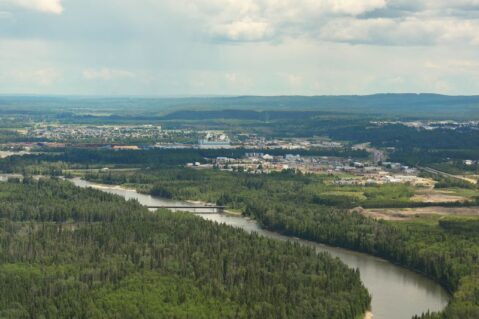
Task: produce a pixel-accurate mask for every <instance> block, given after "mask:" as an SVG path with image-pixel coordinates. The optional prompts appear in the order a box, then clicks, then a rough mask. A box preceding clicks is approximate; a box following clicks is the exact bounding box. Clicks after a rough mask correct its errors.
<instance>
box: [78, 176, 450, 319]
mask: <svg viewBox="0 0 479 319" xmlns="http://www.w3.org/2000/svg"><path fill="white" fill-rule="evenodd" d="M72 182H73V183H74V184H75V185H77V186H80V187H93V188H97V189H100V190H102V191H105V192H108V193H112V194H116V195H120V196H122V197H124V198H126V199H136V200H138V202H140V203H141V204H142V205H145V206H163V205H192V204H191V203H190V202H182V201H172V200H165V199H162V198H157V197H152V196H150V195H145V194H140V193H137V192H136V191H135V190H132V189H125V188H123V187H120V186H111V185H101V184H95V183H91V182H88V181H84V180H81V179H79V178H75V179H72ZM198 205H200V204H198ZM201 211H204V209H197V212H201ZM199 216H201V217H203V218H205V219H207V220H211V221H214V222H218V223H224V224H227V225H230V226H233V227H238V228H241V229H244V230H245V231H247V232H250V233H251V232H257V233H258V234H261V235H263V236H266V237H269V238H273V239H277V240H295V241H298V242H300V243H302V244H304V245H307V246H311V247H314V248H315V249H316V250H317V251H318V252H319V251H325V252H328V253H330V254H331V255H333V256H335V257H338V258H339V259H341V260H342V261H343V262H344V263H345V264H347V265H348V266H349V267H351V268H358V269H359V271H360V273H361V280H362V281H363V283H364V285H365V286H366V288H367V289H368V290H369V292H370V293H371V295H372V312H373V315H374V319H410V318H411V317H412V316H414V315H416V314H421V313H423V312H426V311H427V310H430V311H440V310H442V309H444V307H446V305H447V303H448V301H449V299H450V296H449V294H448V293H447V292H446V291H445V290H444V289H443V288H442V287H441V286H440V285H438V284H436V283H435V282H433V281H432V280H429V279H428V278H425V277H424V276H421V275H419V274H417V273H415V272H412V271H409V270H407V269H404V268H402V267H399V266H396V265H393V264H391V263H390V262H388V261H385V260H383V259H380V258H376V257H373V256H370V255H366V254H362V253H357V252H354V251H349V250H345V249H341V248H335V247H330V246H326V245H321V244H317V243H313V242H309V241H305V240H300V239H296V238H291V237H287V236H282V235H279V234H277V233H274V232H270V231H267V230H264V229H261V228H260V226H259V225H258V224H257V223H256V222H255V221H254V220H250V219H248V218H245V217H240V216H229V215H225V214H207V215H199Z"/></svg>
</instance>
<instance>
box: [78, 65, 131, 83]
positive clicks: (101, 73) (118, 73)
mask: <svg viewBox="0 0 479 319" xmlns="http://www.w3.org/2000/svg"><path fill="white" fill-rule="evenodd" d="M82 74H83V78H85V79H87V80H103V81H110V80H115V79H119V78H133V77H135V73H133V72H130V71H125V70H117V69H109V68H101V69H85V70H83V72H82Z"/></svg>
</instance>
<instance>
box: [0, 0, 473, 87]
mask: <svg viewBox="0 0 479 319" xmlns="http://www.w3.org/2000/svg"><path fill="white" fill-rule="evenodd" d="M385 92H389V93H401V92H410V93H419V92H433V93H442V94H453V95H474V94H479V0H0V94H41V95H49V94H60V95H69V94H74V95H114V96H116V95H118V96H125V95H135V96H136V95H138V96H199V95H339V94H373V93H385Z"/></svg>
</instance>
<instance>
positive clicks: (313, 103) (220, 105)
mask: <svg viewBox="0 0 479 319" xmlns="http://www.w3.org/2000/svg"><path fill="white" fill-rule="evenodd" d="M180 110H198V111H199V110H201V111H205V110H209V111H218V110H254V111H295V112H297V111H300V110H301V111H315V112H326V113H330V112H334V113H336V112H339V113H356V114H364V115H366V114H376V115H394V116H402V117H433V118H463V119H464V118H465V119H472V118H474V119H479V96H447V95H439V94H375V95H364V96H359V95H344V96H240V97H198V98H139V97H114V98H112V97H35V96H0V113H17V112H26V113H45V112H47V113H48V112H53V113H58V112H66V114H75V115H80V116H91V115H93V116H111V115H116V116H131V115H135V116H165V115H166V114H169V113H172V112H175V111H180ZM178 115H179V114H176V115H175V116H171V115H170V117H175V118H177V119H180V118H182V117H180V116H178ZM203 115H206V114H203ZM227 115H228V114H225V116H227ZM243 115H245V114H243ZM250 115H251V116H252V117H256V115H252V114H250ZM183 116H184V117H191V114H190V115H188V114H187V113H183ZM209 116H212V114H211V113H210V114H209Z"/></svg>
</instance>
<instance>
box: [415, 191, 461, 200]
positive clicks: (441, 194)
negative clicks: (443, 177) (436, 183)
mask: <svg viewBox="0 0 479 319" xmlns="http://www.w3.org/2000/svg"><path fill="white" fill-rule="evenodd" d="M411 199H412V200H413V201H416V202H421V203H454V202H465V201H467V200H468V198H467V197H464V196H459V195H455V194H454V193H452V192H450V191H444V190H435V189H426V190H421V191H418V192H417V193H416V195H414V196H413V197H412V198H411Z"/></svg>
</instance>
